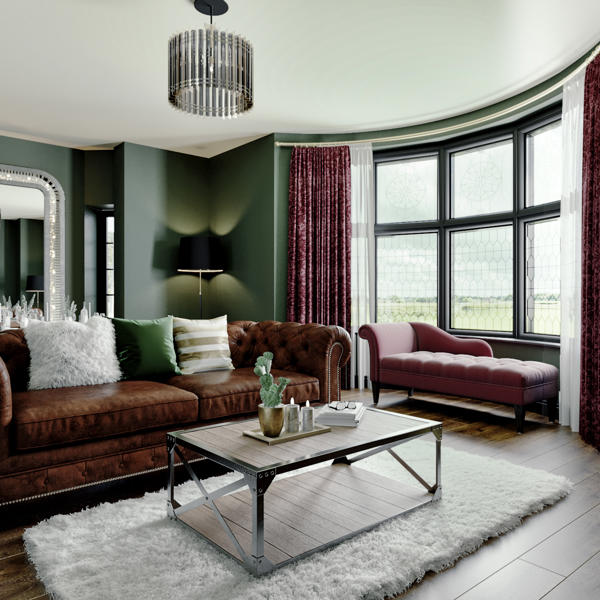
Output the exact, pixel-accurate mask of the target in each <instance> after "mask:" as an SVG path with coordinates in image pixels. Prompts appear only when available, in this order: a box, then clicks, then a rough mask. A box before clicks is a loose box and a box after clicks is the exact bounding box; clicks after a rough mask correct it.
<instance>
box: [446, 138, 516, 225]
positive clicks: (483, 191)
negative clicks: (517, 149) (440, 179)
mask: <svg viewBox="0 0 600 600" xmlns="http://www.w3.org/2000/svg"><path fill="white" fill-rule="evenodd" d="M450 181H451V192H450V193H451V213H452V215H451V216H452V217H453V218H457V217H470V216H476V215H487V214H492V213H499V212H506V211H510V210H512V208H513V145H512V141H510V140H509V141H503V142H497V143H495V144H488V145H486V146H478V147H477V148H471V149H469V150H463V151H461V152H454V153H452V155H451V180H450Z"/></svg>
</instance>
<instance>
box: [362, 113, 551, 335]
mask: <svg viewBox="0 0 600 600" xmlns="http://www.w3.org/2000/svg"><path fill="white" fill-rule="evenodd" d="M561 106H562V103H561V102H559V103H557V104H554V105H552V106H550V107H549V108H545V109H543V110H540V111H538V112H536V113H534V114H531V115H528V116H526V117H523V118H521V119H518V120H516V121H513V122H512V123H509V124H507V125H501V126H497V127H492V128H488V129H485V130H480V131H477V132H475V133H471V134H467V135H461V136H456V137H452V138H447V139H445V140H442V141H439V142H435V143H424V144H418V145H416V144H415V145H411V146H405V147H401V148H395V149H393V150H379V151H375V152H373V161H374V171H375V177H374V180H375V225H374V233H375V253H376V257H375V265H376V267H375V289H376V290H377V242H378V238H379V237H383V236H390V235H402V234H406V233H437V234H438V261H437V262H438V326H439V327H440V328H441V329H444V330H445V331H448V332H450V333H452V334H456V335H466V336H479V337H490V338H499V339H518V340H527V341H540V342H554V343H556V342H559V341H560V336H558V335H548V334H539V333H527V332H526V330H525V323H526V312H525V309H526V298H525V293H526V286H525V258H526V252H525V223H527V222H531V221H542V220H547V219H551V218H556V217H559V216H560V200H558V201H553V202H548V203H545V204H540V205H538V206H525V201H526V189H525V186H526V174H525V168H526V164H527V157H526V137H527V134H529V133H531V132H532V131H535V130H537V129H540V128H541V127H545V126H546V125H549V124H550V123H553V122H556V121H560V119H561ZM502 140H512V144H513V205H512V209H511V210H510V211H505V212H500V213H490V214H485V215H477V216H469V217H458V218H451V217H450V214H451V207H450V201H451V199H450V190H451V180H450V177H451V155H452V153H454V152H460V151H462V150H469V149H472V148H476V147H482V146H486V145H488V144H492V143H494V142H499V141H502ZM423 156H437V157H438V186H437V187H438V217H437V219H436V220H430V221H413V222H406V223H383V224H378V222H377V167H378V165H379V164H382V163H386V162H394V161H398V160H406V159H412V158H421V157H423ZM509 224H510V225H512V227H513V328H512V331H508V332H501V331H490V330H474V329H458V328H452V327H450V323H451V321H450V318H451V315H450V302H451V281H450V279H451V277H450V265H451V256H450V234H451V232H452V231H457V230H463V229H476V228H481V227H488V226H500V225H509ZM375 315H376V316H377V293H376V294H375Z"/></svg>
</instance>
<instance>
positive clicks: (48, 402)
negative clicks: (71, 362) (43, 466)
mask: <svg viewBox="0 0 600 600" xmlns="http://www.w3.org/2000/svg"><path fill="white" fill-rule="evenodd" d="M197 417H198V400H197V398H196V396H195V395H194V394H192V393H190V392H187V391H185V390H182V389H180V388H175V387H172V386H169V385H165V384H162V383H156V382H151V381H120V382H117V383H105V384H101V385H90V386H79V387H70V388H59V389H49V390H33V391H28V392H18V393H16V394H14V395H13V422H12V426H13V432H14V438H13V439H14V440H15V449H16V450H20V451H22V450H32V449H34V448H44V447H47V446H55V445H59V444H71V443H74V442H82V441H87V440H94V439H102V438H107V437H111V436H117V435H123V434H129V433H134V432H138V431H144V430H149V429H154V428H158V427H165V426H168V425H177V426H179V425H180V424H182V423H190V422H194V421H195V420H196V419H197Z"/></svg>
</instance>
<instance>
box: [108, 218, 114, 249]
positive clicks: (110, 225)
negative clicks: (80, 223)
mask: <svg viewBox="0 0 600 600" xmlns="http://www.w3.org/2000/svg"><path fill="white" fill-rule="evenodd" d="M106 241H107V242H108V243H112V242H114V241H115V218H114V217H106Z"/></svg>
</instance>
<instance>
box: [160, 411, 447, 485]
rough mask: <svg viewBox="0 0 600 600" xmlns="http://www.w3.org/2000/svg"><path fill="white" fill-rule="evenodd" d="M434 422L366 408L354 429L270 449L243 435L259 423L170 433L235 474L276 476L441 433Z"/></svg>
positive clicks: (256, 420)
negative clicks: (268, 473)
mask: <svg viewBox="0 0 600 600" xmlns="http://www.w3.org/2000/svg"><path fill="white" fill-rule="evenodd" d="M441 426H442V424H441V423H440V422H439V421H431V420H429V419H421V418H418V417H411V416H408V415H400V414H397V413H391V412H388V411H383V410H379V409H375V408H368V409H367V410H366V411H365V413H364V415H363V418H362V420H361V422H360V424H359V425H358V427H332V428H331V431H330V432H328V433H324V434H320V435H315V436H310V437H305V438H302V439H299V440H293V441H290V442H285V443H283V444H276V445H272V446H269V445H268V444H265V443H264V442H261V441H259V440H256V439H252V438H250V437H247V436H245V435H243V432H244V431H246V430H249V429H257V428H258V427H259V424H258V419H250V420H248V421H237V422H234V423H220V424H217V425H209V426H206V427H199V428H197V429H189V430H183V431H175V432H171V433H169V436H171V437H172V438H175V440H176V441H177V442H178V443H181V444H182V445H184V446H186V447H188V448H190V449H192V450H195V451H196V452H198V453H199V454H202V455H204V456H206V457H207V458H210V459H211V460H215V461H216V462H219V463H221V464H224V465H225V466H229V467H230V468H233V469H235V470H240V471H246V472H250V473H255V472H261V471H265V470H268V469H276V470H277V472H278V473H283V472H285V471H291V470H294V469H298V468H300V467H302V466H307V465H309V464H316V463H318V462H323V461H326V460H330V459H333V458H337V457H340V456H344V455H345V454H350V453H353V452H358V451H361V450H368V449H370V448H375V447H378V446H382V445H384V444H387V443H392V442H395V441H398V442H401V441H402V440H404V439H411V438H413V437H418V436H420V435H424V434H426V433H428V432H430V431H433V430H434V429H441Z"/></svg>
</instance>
